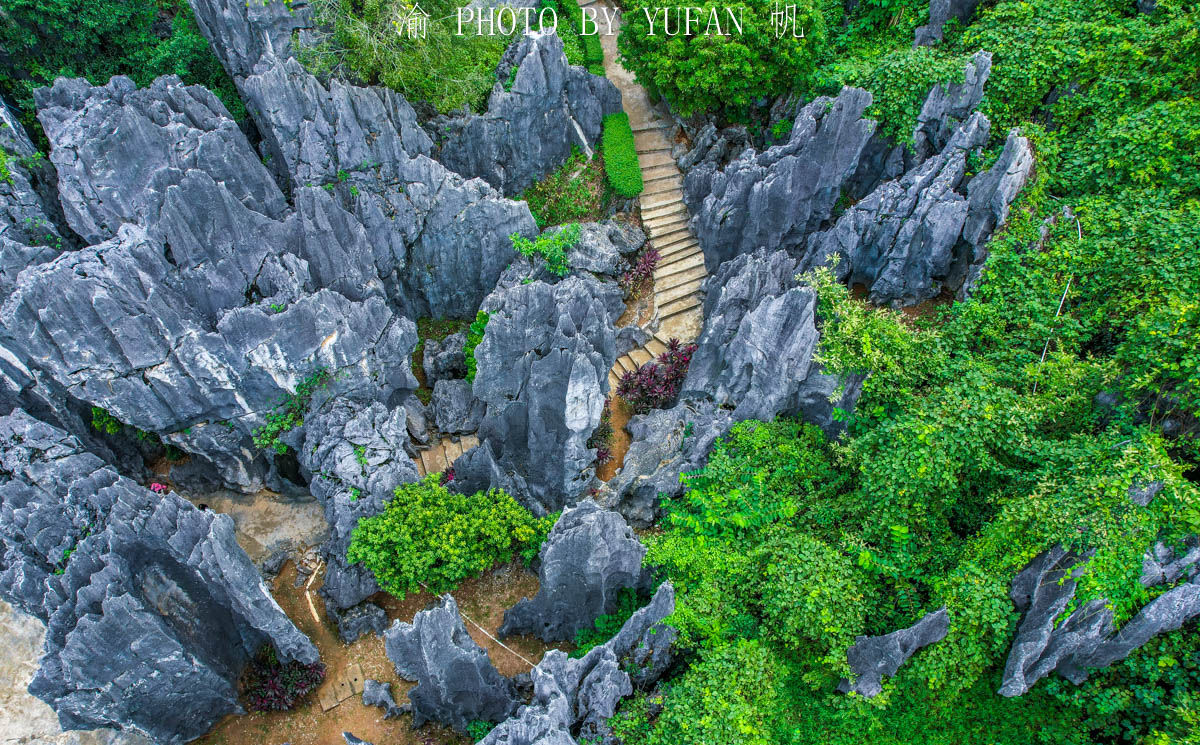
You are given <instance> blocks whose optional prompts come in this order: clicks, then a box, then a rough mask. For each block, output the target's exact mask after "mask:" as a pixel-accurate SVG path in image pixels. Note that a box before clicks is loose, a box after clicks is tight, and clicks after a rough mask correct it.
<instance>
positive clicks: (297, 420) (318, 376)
mask: <svg viewBox="0 0 1200 745" xmlns="http://www.w3.org/2000/svg"><path fill="white" fill-rule="evenodd" d="M332 380H333V373H332V372H331V371H330V370H329V368H326V367H318V368H317V369H316V370H314V371H313V372H312V373H310V374H309V376H308V377H306V378H305V379H304V380H301V381H300V384H299V385H298V386H296V392H295V393H290V394H287V395H285V396H282V397H281V398H280V399H279V401H278V402H277V403H276V404H275V409H274V410H273V411H269V412H267V415H266V420H267V423H266V424H264V425H263V426H261V427H258V428H256V429H255V430H254V444H255V445H256V446H258V447H260V448H263V449H264V450H266V449H268V448H270V449H271V450H274V451H275V452H276V453H279V454H280V455H283V454H284V453H286V452H287V451H288V446H287V445H286V444H284V443H283V441H281V440H280V439H279V436H280V435H283V434H286V433H288V432H291V431H292V430H293V429H295V428H296V427H299V426H300V425H301V424H304V414H305V413H306V412H307V411H308V405H309V403H311V402H312V397H313V394H315V393H316V392H317V391H319V390H321V389H322V388H326V387H327V386H328V385H329V383H330V382H331V381H332Z"/></svg>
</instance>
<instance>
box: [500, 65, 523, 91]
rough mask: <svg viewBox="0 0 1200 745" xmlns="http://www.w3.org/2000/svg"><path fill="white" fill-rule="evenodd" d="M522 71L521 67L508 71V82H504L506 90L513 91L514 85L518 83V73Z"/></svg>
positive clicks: (513, 67) (516, 66)
mask: <svg viewBox="0 0 1200 745" xmlns="http://www.w3.org/2000/svg"><path fill="white" fill-rule="evenodd" d="M520 69H521V66H520V65H513V66H512V69H511V70H509V71H508V80H505V81H504V90H506V91H511V90H512V87H513V84H514V83H516V82H517V71H518V70H520Z"/></svg>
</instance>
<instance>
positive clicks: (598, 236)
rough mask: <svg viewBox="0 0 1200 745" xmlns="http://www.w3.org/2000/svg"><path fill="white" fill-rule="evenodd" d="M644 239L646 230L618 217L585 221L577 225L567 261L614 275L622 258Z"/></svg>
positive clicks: (576, 267)
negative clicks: (616, 218)
mask: <svg viewBox="0 0 1200 745" xmlns="http://www.w3.org/2000/svg"><path fill="white" fill-rule="evenodd" d="M645 243H646V234H645V233H643V232H642V231H641V230H640V229H638V228H637V227H635V226H633V225H630V224H629V223H626V222H621V221H620V220H603V221H601V222H585V223H582V224H581V225H580V231H579V240H578V241H577V242H576V243H575V245H574V246H572V247H571V248H570V249H569V250H568V251H567V263H568V264H570V265H571V267H572V268H573V269H575V270H576V271H581V272H591V273H593V274H603V275H605V276H606V277H611V278H614V279H615V278H617V277H619V276H620V274H621V272H622V270H623V259H625V258H627V257H629V256H631V255H633V254H634V253H636V252H637V250H638V249H640V248H641V247H642V246H643V245H645Z"/></svg>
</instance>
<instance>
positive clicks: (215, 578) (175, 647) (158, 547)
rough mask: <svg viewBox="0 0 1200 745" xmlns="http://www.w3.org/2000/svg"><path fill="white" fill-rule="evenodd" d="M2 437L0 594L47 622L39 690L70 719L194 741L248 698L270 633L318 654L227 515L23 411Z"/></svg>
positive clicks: (279, 646)
mask: <svg viewBox="0 0 1200 745" xmlns="http://www.w3.org/2000/svg"><path fill="white" fill-rule="evenodd" d="M0 443H2V444H3V448H2V452H0V460H3V467H4V476H3V477H2V479H0V544H2V548H3V555H2V558H0V595H2V596H3V597H4V598H5V599H7V600H9V601H11V602H13V603H14V604H16V605H17V606H18V607H19V608H21V609H23V610H25V611H27V612H29V613H31V614H33V615H36V616H38V617H39V618H41V619H43V620H44V621H46V623H47V636H46V645H45V656H44V657H43V659H42V665H41V668H40V669H39V671H38V673H37V675H36V676H35V678H34V680H33V682H32V683H31V684H30V692H31V693H33V694H34V695H36V696H37V697H38V698H41V699H42V700H44V701H46V702H47V703H49V704H50V705H51V706H52V707H54V709H55V711H56V712H57V713H58V716H59V720H60V721H61V722H62V724H63V726H64V727H67V728H81V729H90V728H94V727H116V728H120V729H132V730H137V731H140V732H143V733H145V734H146V735H147V736H149V737H151V738H153V739H154V740H155V741H156V742H162V743H183V742H187V741H188V740H191V739H193V738H195V737H198V736H200V735H202V734H203V733H204V732H206V731H207V730H208V729H209V727H211V726H212V724H213V723H215V722H216V721H217V720H218V719H220V718H221V717H222V716H224V715H225V714H228V713H231V712H237V711H240V710H241V709H240V707H239V705H238V703H237V679H238V677H239V675H240V674H241V671H242V668H243V667H244V666H245V664H246V662H247V661H248V660H249V658H250V656H251V655H252V654H253V653H254V652H255V651H257V649H258V648H259V647H261V646H262V645H264V644H268V643H269V644H272V645H274V647H275V649H276V650H277V651H278V653H279V655H280V657H281V658H282V659H284V660H298V661H300V662H305V663H310V662H315V661H316V660H317V650H316V648H315V647H314V646H313V645H312V643H311V642H309V640H308V639H307V638H306V637H305V636H304V635H303V634H301V633H300V632H299V631H298V630H297V629H296V627H295V626H293V625H292V622H291V621H290V620H289V619H288V618H287V616H285V615H284V613H283V611H282V610H280V608H279V606H278V605H277V604H276V603H275V601H274V599H272V598H271V596H270V594H269V593H268V592H267V588H266V586H265V585H264V584H263V582H262V580H261V579H260V577H259V576H258V573H257V571H256V570H255V568H254V565H253V564H252V563H251V562H250V560H249V558H248V557H247V556H246V555H245V553H244V552H243V551H242V550H241V548H240V547H239V546H238V545H237V542H236V541H235V539H234V528H233V522H232V521H231V520H230V519H229V518H228V517H224V516H220V515H216V514H214V513H212V512H209V511H201V510H198V509H196V508H195V507H193V506H192V505H191V504H189V503H188V502H186V501H185V500H183V499H181V498H180V497H178V496H177V495H175V494H173V493H171V494H167V495H165V496H163V495H157V494H154V493H152V492H150V491H149V490H146V489H143V488H142V487H140V486H138V485H137V484H136V483H134V482H132V481H129V480H128V479H125V478H123V477H121V476H119V475H118V474H117V473H116V472H115V471H113V470H112V469H111V468H109V467H107V466H105V465H104V464H103V463H102V462H101V461H100V460H99V459H98V458H96V457H95V456H94V455H91V454H90V453H86V452H83V451H82V449H81V447H80V445H79V443H78V441H77V440H75V439H74V438H72V437H70V436H69V435H67V434H66V433H65V432H63V431H61V430H58V429H55V428H53V427H51V426H49V425H46V424H44V423H42V422H39V421H37V420H35V419H33V418H31V417H30V416H29V415H27V414H25V412H23V411H17V412H14V413H13V414H11V415H9V416H7V417H3V418H0Z"/></svg>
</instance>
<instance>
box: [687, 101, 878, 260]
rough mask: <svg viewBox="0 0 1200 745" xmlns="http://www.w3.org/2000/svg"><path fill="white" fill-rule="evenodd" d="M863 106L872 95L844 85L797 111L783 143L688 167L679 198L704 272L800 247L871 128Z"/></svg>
mask: <svg viewBox="0 0 1200 745" xmlns="http://www.w3.org/2000/svg"><path fill="white" fill-rule="evenodd" d="M870 104H871V94H869V93H867V92H866V91H864V90H861V89H858V88H844V89H843V90H842V92H841V93H839V94H838V96H837V98H836V99H830V98H818V99H817V100H816V101H813V102H812V103H811V104H809V105H807V106H805V107H804V108H803V109H801V111H800V113H799V115H798V116H797V117H796V123H795V126H794V127H793V129H792V134H791V139H789V140H788V142H787V143H785V144H783V145H776V146H774V147H770V148H767V149H766V150H765V151H763V152H761V153H758V152H755V151H754V150H753V149H747V150H745V151H744V152H742V154H741V155H739V156H738V157H737V158H736V159H735V160H734V161H733V162H732V163H730V164H729V165H728V166H726V167H725V169H724V170H721V171H718V170H715V166H712V165H707V164H705V165H701V166H697V167H695V168H693V169H692V170H691V171H689V172H688V174H687V176H686V177H685V179H684V186H683V190H684V201H685V202H686V203H687V206H688V210H689V212H691V214H692V215H693V217H692V220H691V227H692V230H693V231H694V232H695V234H696V238H697V240H698V241H699V242H700V247H701V248H702V249H703V250H704V260H705V264H707V266H708V269H709V271H710V272H712V271H715V270H716V269H717V267H718V266H720V264H721V263H722V262H724V261H726V260H728V259H731V258H733V257H734V256H737V255H738V254H742V253H746V252H749V251H753V250H754V249H756V248H759V247H764V246H765V247H768V248H772V249H775V248H783V249H795V248H798V247H801V246H803V244H804V241H805V239H806V237H807V236H808V234H809V233H812V232H813V231H815V230H817V229H818V228H819V227H821V226H822V224H823V223H825V222H826V221H828V220H829V217H830V215H831V214H832V213H833V208H834V205H835V204H836V203H837V200H838V197H839V196H840V195H841V191H842V187H843V185H844V184H845V183H846V182H847V181H848V180H849V179H850V178H851V177H852V176H853V175H854V174H855V171H856V170H857V169H858V166H859V161H860V160H861V158H862V154H863V149H864V148H865V147H866V145H867V142H868V141H869V140H870V139H871V135H872V134H873V133H874V132H875V122H873V121H870V120H866V119H863V118H862V115H863V112H864V111H865V110H866V108H867V107H868V106H869V105H870Z"/></svg>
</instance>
